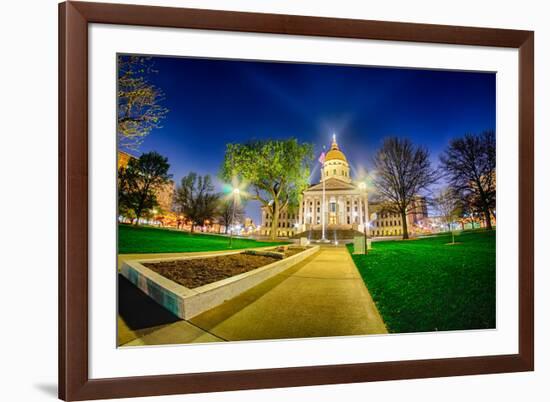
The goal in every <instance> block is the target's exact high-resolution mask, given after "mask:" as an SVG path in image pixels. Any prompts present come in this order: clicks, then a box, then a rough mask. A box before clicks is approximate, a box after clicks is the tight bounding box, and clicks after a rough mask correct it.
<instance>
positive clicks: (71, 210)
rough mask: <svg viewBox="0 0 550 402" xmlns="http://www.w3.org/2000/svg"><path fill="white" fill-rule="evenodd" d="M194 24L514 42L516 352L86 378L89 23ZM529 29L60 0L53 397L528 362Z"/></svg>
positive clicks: (453, 371) (439, 373) (361, 378)
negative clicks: (516, 62) (56, 371)
mask: <svg viewBox="0 0 550 402" xmlns="http://www.w3.org/2000/svg"><path fill="white" fill-rule="evenodd" d="M91 23H101V24H120V25H136V26H154V27H172V28H193V29H207V30H222V31H241V32H259V33H274V34H289V35H308V36H322V37H339V38H356V39H375V40H391V41H407V42H421V43H444V44H457V45H474V46H493V47H507V48H515V49H519V82H518V85H519V103H518V108H519V225H520V227H522V235H521V236H520V237H519V260H518V271H519V289H518V292H519V353H518V354H512V355H499V356H478V357H463V358H446V359H430V360H414V361H399V362H378V363H363V364H345V365H327V366H310V367H292V368H277V369H259V370H245V371H229V372H214V373H192V374H173V375H162V376H143V377H141V376H140V377H126V378H105V379H90V378H89V375H88V308H89V306H88V24H91ZM533 131H534V33H533V32H531V31H519V30H507V29H489V28H470V27H458V26H443V25H426V24H411V23H396V22H381V21H363V20H350V19H336V18H319V17H305V16H289V15H275V14H255V13H242V12H226V11H213V10H197V9H183V8H168V7H153V6H134V5H119V4H100V3H80V2H66V3H62V4H60V5H59V397H60V398H61V399H64V400H85V399H100V398H120V397H138V396H149V395H168V394H179V393H196V392H212V391H228V390H243V389H253V388H276V387H293V386H304V385H320V384H337V383H352V382H365V381H381V380H395V379H410V378H426V377H443V376H457V375H472V374H486V373H504V372H518V371H532V370H533V369H534V296H533V290H534V276H533V260H534V251H533V241H534V212H533V210H534V209H533V207H534V200H533V197H534V162H533V152H534V150H533V137H534V133H533Z"/></svg>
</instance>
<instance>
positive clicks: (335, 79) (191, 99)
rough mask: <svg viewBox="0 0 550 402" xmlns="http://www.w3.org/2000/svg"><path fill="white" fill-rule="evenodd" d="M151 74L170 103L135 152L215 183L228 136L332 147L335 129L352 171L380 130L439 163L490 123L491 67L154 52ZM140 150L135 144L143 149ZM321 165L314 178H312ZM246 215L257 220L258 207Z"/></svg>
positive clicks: (365, 160) (364, 161)
mask: <svg viewBox="0 0 550 402" xmlns="http://www.w3.org/2000/svg"><path fill="white" fill-rule="evenodd" d="M153 61H154V69H155V70H156V71H157V72H156V73H151V74H149V75H148V76H147V79H148V80H149V81H150V82H152V83H153V84H155V85H156V86H158V87H159V88H162V90H163V91H164V93H165V100H164V101H163V105H164V106H165V107H167V108H168V109H169V110H170V111H169V112H168V115H167V117H166V119H164V120H163V122H162V126H163V127H162V128H160V129H155V130H153V131H152V132H151V133H150V135H149V136H148V137H146V139H145V140H144V142H143V144H142V145H141V147H140V149H139V152H148V151H157V152H159V153H160V154H162V155H164V156H166V157H168V161H169V163H170V165H171V173H172V174H173V175H174V179H175V181H176V183H179V181H180V179H181V177H182V176H184V175H186V174H187V173H189V172H190V171H195V172H197V173H199V174H210V175H212V176H213V177H214V179H215V181H216V183H217V186H218V187H219V188H220V189H221V184H222V183H220V182H219V181H218V179H217V177H216V176H217V174H218V172H219V169H220V166H221V163H222V161H223V156H224V150H225V144H226V143H228V142H246V141H247V140H250V139H252V138H256V139H267V138H271V139H284V138H288V137H296V138H298V139H299V140H300V141H305V142H311V143H313V144H314V145H315V153H316V156H317V155H318V154H320V152H321V150H322V146H323V145H326V146H327V147H328V146H330V142H331V137H332V134H333V133H335V134H336V136H337V141H338V144H339V145H340V149H341V150H342V151H343V152H344V153H345V154H346V156H347V158H348V162H349V163H350V165H351V167H352V174H353V173H354V172H357V171H358V170H360V169H362V168H367V169H368V168H369V166H371V159H372V156H373V155H374V153H375V152H376V149H377V148H378V147H379V146H380V144H381V143H382V139H383V138H384V137H385V136H389V135H397V136H403V137H408V138H410V139H411V140H412V141H413V142H414V143H416V144H422V145H424V146H426V147H427V148H428V149H429V150H430V152H431V156H432V160H433V162H434V163H435V164H437V161H438V155H439V153H440V152H441V151H442V150H443V149H444V148H445V146H446V144H447V143H448V141H449V140H450V139H451V138H453V137H457V136H461V135H463V134H465V133H467V132H471V133H472V132H473V133H477V132H480V131H483V130H488V129H492V130H494V129H495V125H496V76H495V74H493V73H477V72H458V71H436V70H416V69H396V68H374V67H364V66H361V67H355V66H340V65H322V64H295V63H277V62H251V61H233V60H213V59H191V58H172V57H154V58H153ZM139 152H137V153H136V152H132V153H133V154H136V155H137V154H139ZM318 171H319V169H318V168H316V169H315V172H317V174H316V175H314V177H312V180H313V182H318V180H319V175H318ZM246 209H247V215H248V216H250V217H252V218H253V219H254V221H255V222H256V223H257V224H259V216H260V213H259V206H258V203H256V202H250V203H249V204H248V206H247V208H246Z"/></svg>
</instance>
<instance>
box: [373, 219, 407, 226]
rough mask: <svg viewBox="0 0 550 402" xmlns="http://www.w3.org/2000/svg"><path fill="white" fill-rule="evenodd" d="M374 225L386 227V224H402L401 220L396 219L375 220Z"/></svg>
mask: <svg viewBox="0 0 550 402" xmlns="http://www.w3.org/2000/svg"><path fill="white" fill-rule="evenodd" d="M373 226H374V227H384V226H401V220H400V219H399V220H394V221H374V224H373Z"/></svg>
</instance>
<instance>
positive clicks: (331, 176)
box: [260, 136, 427, 239]
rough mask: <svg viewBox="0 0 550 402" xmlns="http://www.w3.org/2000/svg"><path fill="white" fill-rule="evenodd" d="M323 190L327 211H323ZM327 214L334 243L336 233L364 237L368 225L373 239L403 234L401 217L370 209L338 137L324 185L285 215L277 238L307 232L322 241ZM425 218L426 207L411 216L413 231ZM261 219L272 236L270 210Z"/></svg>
mask: <svg viewBox="0 0 550 402" xmlns="http://www.w3.org/2000/svg"><path fill="white" fill-rule="evenodd" d="M323 185H324V186H323ZM323 187H324V189H325V195H324V204H325V208H322V203H323ZM323 211H324V224H325V228H326V237H327V238H328V239H331V238H332V236H331V233H335V232H336V231H337V232H338V233H349V234H350V235H353V234H360V233H363V231H364V229H365V225H368V227H367V228H368V231H369V234H370V235H371V236H398V235H402V234H403V232H402V222H401V217H400V216H399V215H397V214H392V213H387V212H384V211H382V210H381V206H380V205H379V204H378V203H371V204H370V205H369V194H368V191H367V188H366V186H365V185H364V184H362V183H358V182H356V181H354V180H353V178H352V176H351V172H350V165H349V162H348V160H347V158H346V155H345V154H344V153H343V152H342V150H341V149H340V147H339V146H338V143H337V142H336V137H335V136H333V139H332V144H331V146H330V150H329V151H328V152H327V153H326V155H325V158H324V163H323V166H322V172H321V180H320V182H319V183H317V184H313V185H311V186H310V187H309V188H307V189H306V190H305V191H304V192H303V193H302V197H301V200H300V204H299V208H298V209H297V211H287V210H282V211H281V213H280V215H279V224H278V228H277V236H279V237H292V236H295V235H298V234H300V233H304V232H305V233H304V235H306V233H307V234H309V235H311V233H317V237H319V233H320V232H321V230H322V226H323ZM423 215H427V211H425V205H424V206H423V207H422V208H421V210H420V211H419V212H418V213H415V214H413V215H411V216H410V219H408V223H409V228H412V224H413V223H415V221H417V220H418V219H419V218H422V216H423ZM261 219H262V221H261V230H260V233H261V234H262V235H265V236H268V235H269V234H270V233H271V215H270V213H269V209H268V208H265V207H264V208H262V218H261Z"/></svg>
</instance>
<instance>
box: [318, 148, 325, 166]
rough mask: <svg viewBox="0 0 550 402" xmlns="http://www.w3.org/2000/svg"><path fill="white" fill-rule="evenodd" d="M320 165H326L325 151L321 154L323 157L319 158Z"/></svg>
mask: <svg viewBox="0 0 550 402" xmlns="http://www.w3.org/2000/svg"><path fill="white" fill-rule="evenodd" d="M319 163H320V164H321V165H322V164H324V163H325V151H323V152H321V156H319Z"/></svg>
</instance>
